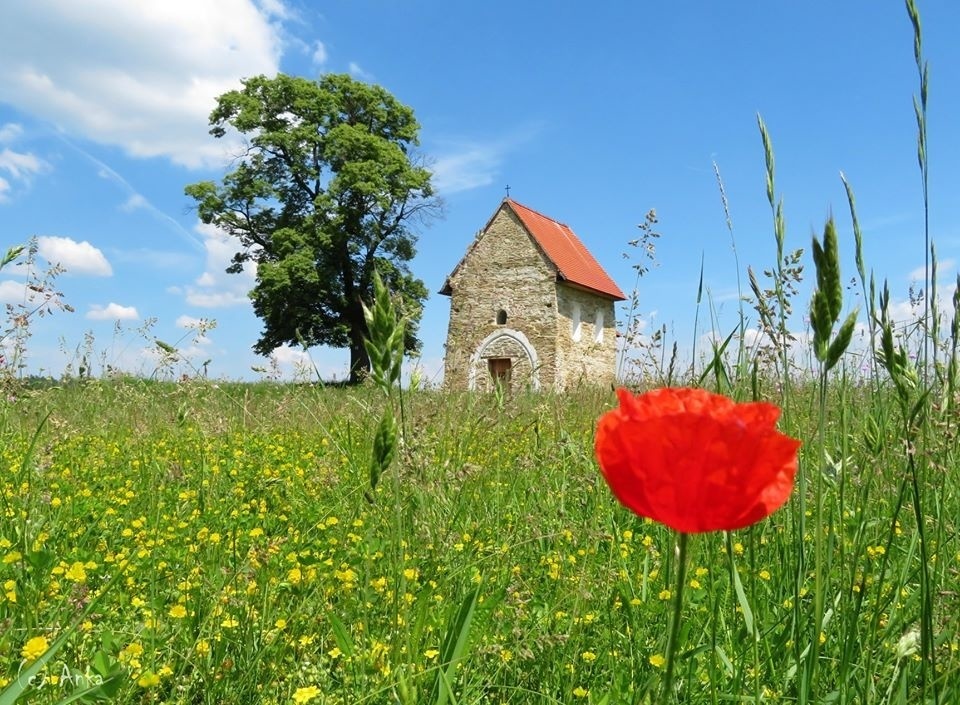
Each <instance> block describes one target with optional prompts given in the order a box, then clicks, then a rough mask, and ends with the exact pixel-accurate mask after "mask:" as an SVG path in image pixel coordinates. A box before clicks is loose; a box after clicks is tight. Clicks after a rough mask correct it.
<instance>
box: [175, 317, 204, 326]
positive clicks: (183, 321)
mask: <svg viewBox="0 0 960 705" xmlns="http://www.w3.org/2000/svg"><path fill="white" fill-rule="evenodd" d="M201 323H203V319H202V318H194V317H193V316H187V315H183V316H180V317H178V318H177V322H176V325H177V328H187V329H192V328H198V327H199V326H200V324H201Z"/></svg>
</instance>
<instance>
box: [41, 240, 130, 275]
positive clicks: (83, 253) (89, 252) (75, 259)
mask: <svg viewBox="0 0 960 705" xmlns="http://www.w3.org/2000/svg"><path fill="white" fill-rule="evenodd" d="M37 249H38V251H39V253H40V254H41V255H42V256H43V257H44V259H46V260H47V261H48V262H50V264H59V265H61V266H62V267H63V268H64V269H65V270H66V271H67V272H68V273H70V274H90V275H92V276H95V277H109V276H111V275H112V274H113V269H112V268H111V267H110V263H109V262H108V261H107V258H106V257H104V256H103V253H102V252H101V251H100V250H98V249H97V248H96V247H94V246H93V245H91V244H90V243H89V242H87V241H86V240H84V241H83V242H77V241H76V240H72V239H71V238H69V237H55V236H51V235H43V236H41V237H38V238H37Z"/></svg>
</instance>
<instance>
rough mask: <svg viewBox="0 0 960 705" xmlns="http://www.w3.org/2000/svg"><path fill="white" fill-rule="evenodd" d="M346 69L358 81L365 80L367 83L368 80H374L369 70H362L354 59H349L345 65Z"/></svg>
mask: <svg viewBox="0 0 960 705" xmlns="http://www.w3.org/2000/svg"><path fill="white" fill-rule="evenodd" d="M347 70H348V71H349V72H350V75H351V76H353V77H354V78H356V79H358V80H360V81H367V82H368V83H369V82H370V81H373V80H374V78H373V74H372V73H370V72H369V71H364V70H363V67H362V66H360V64H358V63H357V62H356V61H351V62H350V64H349V65H348V66H347Z"/></svg>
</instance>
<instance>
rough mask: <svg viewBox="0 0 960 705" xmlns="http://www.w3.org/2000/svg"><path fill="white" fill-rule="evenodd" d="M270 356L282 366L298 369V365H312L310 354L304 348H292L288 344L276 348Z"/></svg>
mask: <svg viewBox="0 0 960 705" xmlns="http://www.w3.org/2000/svg"><path fill="white" fill-rule="evenodd" d="M270 355H271V357H273V358H274V359H275V360H276V361H277V362H278V363H280V364H281V365H290V366H292V367H297V366H298V365H309V364H310V355H309V353H307V352H305V351H304V350H303V349H302V348H292V347H290V346H289V345H287V344H286V343H284V344H283V345H281V346H280V347H279V348H276V349H275V350H274V351H273V352H272V353H270Z"/></svg>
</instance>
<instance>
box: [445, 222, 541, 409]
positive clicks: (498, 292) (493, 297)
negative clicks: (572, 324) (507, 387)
mask: <svg viewBox="0 0 960 705" xmlns="http://www.w3.org/2000/svg"><path fill="white" fill-rule="evenodd" d="M555 280H556V272H555V270H554V269H553V267H552V265H551V264H550V263H549V262H548V261H547V260H546V259H545V258H544V256H543V255H542V254H541V253H540V251H539V250H538V249H537V247H536V246H535V245H534V244H533V242H532V241H531V239H530V236H529V235H528V234H527V232H526V230H524V228H523V226H522V225H521V224H520V222H519V220H518V219H517V217H516V216H515V215H514V213H513V212H512V211H511V210H510V208H509V207H508V206H506V205H503V206H501V207H500V210H499V211H498V212H497V214H496V215H495V216H494V218H493V220H492V221H491V222H490V225H489V227H488V228H487V229H486V230H485V231H484V232H483V233H481V234H480V235H479V236H478V238H477V240H475V241H474V243H473V245H471V247H470V249H469V250H468V252H467V255H466V257H465V258H464V260H463V262H462V263H461V265H460V267H459V268H458V269H457V270H456V271H455V272H454V273H453V274H452V275H451V278H450V288H451V292H452V293H451V297H450V326H449V328H448V331H447V346H446V348H447V349H446V357H445V369H444V384H445V385H446V386H447V387H448V388H450V389H467V388H468V383H469V377H470V358H471V356H472V355H474V353H475V352H476V351H477V347H478V346H479V345H480V343H481V342H482V341H484V340H485V339H486V338H487V337H488V336H490V335H491V334H492V333H494V332H496V331H498V330H503V331H517V332H520V333H522V334H523V335H524V336H525V337H526V339H527V340H528V341H529V343H530V344H531V346H532V347H533V348H534V349H535V350H536V354H537V356H538V360H539V369H538V373H539V379H540V386H541V388H542V389H551V388H553V387H554V386H555V384H556V379H557V368H556V355H555V352H554V346H555V345H556V341H557V324H556V320H557V311H556V309H557V293H556V285H555ZM501 310H502V311H504V312H505V313H506V322H505V323H503V324H498V323H497V314H498V312H499V311H501ZM498 348H499V352H498ZM501 353H502V354H503V355H504V356H506V357H510V359H511V360H512V361H513V371H512V375H511V387H512V388H513V389H516V390H519V389H524V388H525V387H526V386H527V385H529V384H530V383H531V374H532V370H531V369H530V368H529V364H528V363H527V361H526V355H525V354H524V353H523V348H522V346H520V345H519V344H516V343H513V342H511V341H509V340H508V339H506V338H498V339H496V341H493V342H491V345H490V346H489V347H488V349H486V350H485V351H484V359H481V360H480V361H479V363H478V365H477V368H478V369H477V370H476V371H475V375H476V376H475V380H476V388H477V389H488V388H490V386H491V384H492V383H491V378H490V373H489V371H488V369H487V358H490V357H496V356H499V355H500V354H501Z"/></svg>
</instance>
